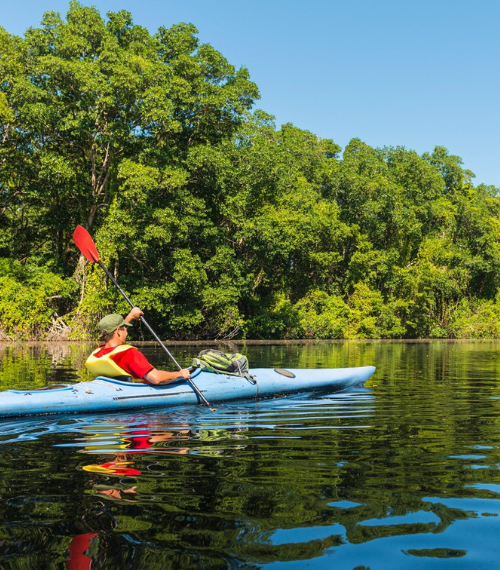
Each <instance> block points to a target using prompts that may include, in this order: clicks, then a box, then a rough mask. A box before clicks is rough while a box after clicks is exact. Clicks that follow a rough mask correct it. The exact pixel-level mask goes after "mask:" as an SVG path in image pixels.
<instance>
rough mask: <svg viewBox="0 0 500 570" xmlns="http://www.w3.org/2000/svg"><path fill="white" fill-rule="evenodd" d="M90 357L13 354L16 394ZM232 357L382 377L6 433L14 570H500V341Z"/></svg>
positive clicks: (68, 349) (37, 347) (55, 352)
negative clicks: (346, 387) (339, 389)
mask: <svg viewBox="0 0 500 570" xmlns="http://www.w3.org/2000/svg"><path fill="white" fill-rule="evenodd" d="M90 348H91V346H90V345H83V344H82V345H80V344H67V345H59V344H57V345H56V344H54V345H51V344H23V345H10V344H3V345H2V344H0V389H2V390H4V389H8V388H13V387H17V388H20V387H21V388H28V387H35V386H44V385H47V384H51V383H53V382H63V381H64V382H68V381H77V380H79V379H81V378H82V377H85V376H84V375H85V373H84V371H83V362H84V360H85V357H86V355H87V353H88V352H89V350H90ZM169 348H170V349H171V351H172V352H173V354H174V355H175V356H176V357H177V358H178V360H179V361H180V362H181V363H182V364H184V365H187V364H189V363H190V360H191V357H192V356H195V355H196V354H197V352H198V351H199V350H200V349H201V348H204V347H200V346H189V345H188V346H186V345H183V346H174V345H172V346H171V347H169ZM219 348H222V349H226V350H230V349H234V348H237V349H239V350H241V351H244V352H245V353H246V354H248V356H249V360H250V364H251V365H252V366H254V367H257V366H259V367H260V366H265V367H267V366H269V367H320V368H330V367H343V366H358V365H368V364H373V365H375V366H377V371H376V373H375V375H374V376H373V377H372V378H371V379H370V381H369V382H368V383H367V386H366V388H364V389H359V390H357V391H353V392H344V393H338V394H320V395H317V394H316V395H311V394H307V393H303V394H298V395H294V396H289V397H287V398H277V399H268V400H263V401H258V402H255V401H252V402H232V403H226V404H222V405H217V406H216V411H215V412H210V411H209V410H208V409H207V408H205V407H202V406H191V407H188V406H186V407H178V408H171V409H163V410H155V411H147V412H137V413H134V414H132V413H127V414H120V415H116V414H102V415H98V416H87V417H84V416H65V417H57V416H53V417H39V418H34V419H31V420H29V421H24V420H19V421H3V422H0V567H1V568H70V569H71V568H73V569H76V568H94V569H95V568H120V569H125V568H134V569H135V568H148V569H156V568H165V569H177V568H245V569H250V568H266V569H267V568H268V569H273V570H274V569H276V570H277V569H281V568H283V569H285V568H286V569H302V568H328V569H331V568H336V569H344V568H346V569H355V568H357V569H367V568H370V569H371V570H375V569H384V570H387V569H392V568H397V569H399V568H405V569H410V570H411V569H417V568H418V569H420V568H433V569H434V568H438V569H439V568H453V569H455V568H498V566H499V564H500V562H499V546H498V544H499V540H498V536H499V535H500V518H499V514H500V419H499V418H500V355H499V349H500V341H482V342H480V341H476V342H442V341H433V342H394V343H391V342H387V343H386V342H345V343H314V344H300V343H289V344H247V345H233V346H230V347H228V346H227V345H221V346H220V347H219ZM143 349H144V351H145V353H146V354H147V356H148V357H149V358H150V359H151V361H152V362H154V363H155V364H157V365H158V366H159V367H161V366H166V365H167V362H166V359H165V356H164V354H163V353H160V352H159V351H158V350H157V349H156V348H155V347H154V346H153V345H149V344H148V345H146V346H144V347H143ZM0 397H1V396H0Z"/></svg>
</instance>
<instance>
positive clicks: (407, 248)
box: [0, 1, 500, 340]
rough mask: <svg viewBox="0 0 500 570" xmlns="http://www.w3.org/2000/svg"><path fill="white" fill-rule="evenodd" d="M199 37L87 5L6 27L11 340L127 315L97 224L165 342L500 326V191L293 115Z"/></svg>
mask: <svg viewBox="0 0 500 570" xmlns="http://www.w3.org/2000/svg"><path fill="white" fill-rule="evenodd" d="M197 35H198V31H197V29H196V28H195V27H194V26H193V25H191V24H185V23H179V24H177V25H174V26H172V27H170V28H165V27H159V29H158V31H157V32H156V33H154V34H152V33H151V32H149V31H148V30H147V29H145V28H143V27H141V26H138V25H135V24H134V22H133V17H132V15H131V14H130V13H129V12H127V11H119V12H114V13H113V12H110V13H108V14H107V15H106V16H103V15H101V14H100V13H99V11H98V10H97V9H96V8H93V7H84V6H83V5H81V4H80V3H78V2H76V1H72V2H71V3H70V5H69V10H68V12H67V14H66V15H65V16H64V17H62V16H60V15H59V14H57V13H54V12H47V13H46V14H45V15H44V18H43V20H42V22H41V23H40V27H38V28H30V29H28V30H27V31H26V33H25V35H24V36H23V37H18V36H14V35H12V34H9V33H8V32H7V31H6V30H5V29H3V28H1V27H0V76H1V81H0V141H1V143H0V340H9V339H21V340H29V339H36V340H39V339H44V340H80V339H88V338H91V337H93V336H95V334H96V331H95V327H96V323H97V322H98V321H99V319H100V318H101V317H102V316H103V315H105V314H106V313H109V312H121V313H126V312H127V311H128V306H127V305H126V303H125V302H124V301H123V299H122V298H121V296H120V295H119V293H118V292H117V291H116V289H115V287H114V286H113V285H112V284H111V283H110V282H109V281H108V279H107V277H106V275H105V274H104V272H103V271H102V270H101V269H100V268H99V267H98V266H97V265H95V264H92V263H88V262H87V261H86V260H85V259H84V258H83V257H81V256H80V252H79V251H78V249H77V248H76V247H75V245H74V243H73V241H72V234H73V231H74V229H75V227H76V226H77V225H78V224H81V225H83V226H84V227H85V228H86V229H87V230H88V231H89V232H90V234H91V235H92V237H93V239H94V241H95V243H96V245H97V247H98V250H99V254H100V257H101V259H102V261H103V263H104V264H105V265H106V267H108V269H109V270H110V272H111V273H112V274H113V275H114V277H115V278H116V279H117V280H118V282H119V283H120V285H121V286H122V288H123V289H124V290H125V291H126V292H127V293H128V294H129V296H130V297H131V299H133V301H134V303H135V304H136V305H138V306H140V307H141V308H142V309H143V310H144V311H145V313H146V315H147V319H148V322H149V323H150V324H151V325H152V326H153V327H154V328H155V329H156V330H157V331H158V332H159V333H160V334H161V335H162V337H163V338H168V339H172V340H189V339H191V340H192V339H220V340H222V339H363V338H384V339H400V338H498V337H500V273H499V269H500V218H499V214H500V199H499V189H498V188H496V187H494V186H488V185H484V184H479V185H475V184H474V182H473V180H474V174H473V173H472V172H470V171H469V170H467V169H465V168H464V165H463V161H462V160H461V158H460V157H458V156H454V155H451V154H450V153H449V152H448V150H447V149H446V148H444V147H442V146H436V147H435V148H434V149H433V150H432V151H429V152H426V153H424V154H422V155H419V154H417V153H416V152H415V151H413V150H410V149H406V148H404V147H394V146H390V145H389V146H386V147H384V148H372V147H370V146H369V145H367V144H365V143H364V142H363V141H362V140H359V139H358V138H353V139H352V140H351V141H350V142H349V144H348V145H347V146H346V147H345V148H340V147H339V146H338V145H337V144H336V143H335V141H334V137H335V133H332V137H333V138H332V139H328V140H326V139H321V138H319V137H317V136H316V135H314V134H313V133H311V132H309V131H307V130H303V129H300V128H297V127H296V126H294V125H293V124H285V125H282V126H281V127H279V128H278V127H277V126H276V124H275V122H274V118H273V117H272V116H271V115H269V114H267V113H266V112H265V111H263V110H260V109H258V108H257V107H256V103H257V101H258V99H259V89H258V86H257V85H256V84H255V83H254V82H252V80H251V78H250V73H249V70H247V69H245V68H239V69H236V68H235V67H234V66H233V65H232V64H231V63H230V62H228V61H227V60H226V58H225V57H224V56H223V55H222V54H221V53H219V52H218V51H217V50H215V49H214V48H213V47H211V46H210V45H209V44H203V43H200V41H199V40H198V37H197ZM332 109H333V107H332ZM331 112H335V111H334V110H332V111H331ZM387 142H388V143H390V141H387ZM142 334H143V335H144V337H143V338H147V335H146V333H145V332H143V333H142Z"/></svg>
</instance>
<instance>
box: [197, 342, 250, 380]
mask: <svg viewBox="0 0 500 570" xmlns="http://www.w3.org/2000/svg"><path fill="white" fill-rule="evenodd" d="M193 365H194V366H199V367H200V368H201V369H202V370H208V371H209V372H219V373H222V374H234V375H235V376H248V358H247V357H246V356H245V355H243V354H240V353H239V352H235V353H233V354H226V353H225V352H221V351H220V350H212V349H207V350H202V351H201V352H200V353H199V354H198V357H197V358H194V359H193Z"/></svg>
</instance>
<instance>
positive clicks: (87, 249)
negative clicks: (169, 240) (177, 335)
mask: <svg viewBox="0 0 500 570" xmlns="http://www.w3.org/2000/svg"><path fill="white" fill-rule="evenodd" d="M73 241H74V242H75V245H76V247H77V248H78V249H79V250H80V252H81V253H82V255H83V256H84V257H85V258H86V259H88V260H89V261H92V262H93V263H98V264H99V265H100V266H101V268H102V269H103V270H104V272H105V273H106V275H107V276H108V277H109V278H110V279H111V281H112V282H113V284H114V285H115V286H116V288H117V289H118V291H120V293H121V294H122V295H123V297H124V298H125V300H126V301H127V303H128V304H129V305H130V306H131V307H132V308H134V307H135V305H134V304H133V303H132V301H131V300H130V299H129V298H128V296H127V294H126V293H125V291H123V289H122V288H121V287H120V285H118V283H117V282H116V280H115V278H114V277H113V276H112V275H111V273H110V272H109V271H108V270H107V268H106V266H105V265H104V263H103V262H102V261H101V260H100V259H99V253H98V252H97V248H96V246H95V243H94V240H93V239H92V238H91V237H90V234H89V232H88V231H87V230H86V229H85V228H83V227H82V226H76V229H75V231H74V232H73ZM141 322H142V323H143V324H144V326H145V327H146V328H147V329H148V330H149V332H150V333H151V334H152V335H153V336H154V338H155V339H156V341H157V342H158V343H159V344H160V346H161V347H162V348H163V350H164V351H165V352H166V353H167V354H168V355H169V356H170V358H171V359H172V360H173V361H174V362H175V364H176V366H177V368H178V369H179V370H182V367H181V365H180V364H179V363H178V362H177V360H176V359H175V358H174V357H173V356H172V354H171V353H170V351H169V350H168V348H167V347H166V346H165V345H164V344H163V343H162V341H161V340H160V338H159V337H158V335H157V334H156V333H155V332H154V330H153V329H152V328H151V327H150V326H149V324H148V323H147V322H146V319H145V318H144V317H143V316H141ZM186 381H187V382H189V384H190V385H191V388H193V390H194V391H195V392H196V395H197V396H198V397H199V398H200V400H202V402H203V403H204V404H205V405H206V406H208V407H209V408H210V404H209V403H208V401H207V399H206V398H205V396H204V395H203V394H202V393H201V392H200V390H199V389H198V388H197V386H196V385H195V384H194V382H193V381H192V380H191V378H189V379H187V380H186ZM211 410H212V411H215V410H214V409H213V408H211Z"/></svg>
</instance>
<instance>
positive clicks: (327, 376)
mask: <svg viewBox="0 0 500 570" xmlns="http://www.w3.org/2000/svg"><path fill="white" fill-rule="evenodd" d="M282 372H283V371H281V372H279V371H276V370H274V369H272V368H255V369H252V370H250V373H251V375H252V376H253V377H254V379H255V383H253V382H251V381H249V380H247V379H246V378H243V377H239V376H230V375H225V374H214V373H211V372H205V371H201V370H199V369H198V370H195V371H194V372H193V374H192V376H191V377H192V380H193V382H194V383H195V384H196V386H197V388H198V389H199V390H200V392H201V393H202V394H203V395H204V396H205V398H206V399H207V400H208V401H209V402H210V404H212V403H215V402H223V401H227V400H238V399H257V398H260V397H270V396H279V395H282V394H288V393H292V392H299V391H318V390H328V391H331V392H337V391H341V390H345V389H348V388H351V387H355V386H360V385H362V384H363V383H364V382H365V381H366V380H368V378H370V376H371V375H372V374H373V373H374V372H375V367H374V366H361V367H356V368H329V369H305V368H301V369H287V371H285V373H288V374H287V375H286V376H285V375H284V374H283V373H282ZM199 403H200V398H199V397H198V396H197V395H196V393H195V392H194V390H193V389H192V387H191V386H190V384H189V383H188V382H186V381H185V380H179V381H176V382H172V383H170V384H165V385H161V386H153V385H150V384H134V383H131V382H122V381H120V380H115V379H112V378H105V377H103V376H100V377H98V378H96V379H95V380H93V381H91V382H79V383H77V384H69V385H67V386H64V387H59V388H55V389H44V390H31V391H30V390H7V391H5V392H1V393H0V418H2V417H14V416H28V415H38V414H66V413H92V412H104V411H119V410H130V409H137V408H153V407H169V406H176V405H185V404H199Z"/></svg>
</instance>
